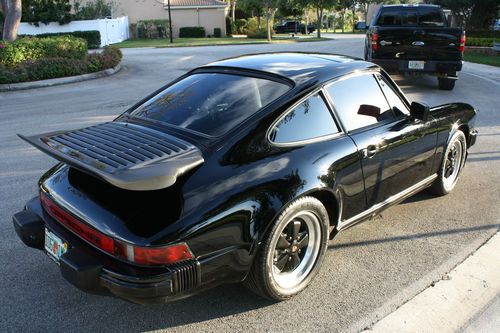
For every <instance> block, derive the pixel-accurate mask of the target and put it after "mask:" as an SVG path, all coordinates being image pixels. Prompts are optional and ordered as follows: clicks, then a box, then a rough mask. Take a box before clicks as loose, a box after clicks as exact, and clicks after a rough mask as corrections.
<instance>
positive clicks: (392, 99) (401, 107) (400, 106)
mask: <svg viewBox="0 0 500 333" xmlns="http://www.w3.org/2000/svg"><path fill="white" fill-rule="evenodd" d="M377 79H378V82H379V84H380V87H382V91H383V92H384V95H385V97H386V98H387V101H388V102H389V104H390V106H391V107H392V110H393V111H394V114H395V115H396V116H399V115H403V114H408V113H409V112H408V108H407V107H406V105H405V103H403V101H402V100H401V97H399V95H397V94H396V92H394V89H393V88H392V87H391V85H390V84H389V83H388V82H387V80H386V79H385V78H384V77H382V75H379V74H377Z"/></svg>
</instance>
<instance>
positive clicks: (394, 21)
mask: <svg viewBox="0 0 500 333" xmlns="http://www.w3.org/2000/svg"><path fill="white" fill-rule="evenodd" d="M376 25H378V26H400V25H407V26H422V27H425V26H427V27H444V26H446V19H445V18H444V16H443V14H442V12H441V9H440V8H437V7H436V8H423V7H420V8H418V9H417V8H404V7H403V8H401V7H396V8H384V9H382V11H381V13H380V15H379V17H378V19H377V23H376Z"/></svg>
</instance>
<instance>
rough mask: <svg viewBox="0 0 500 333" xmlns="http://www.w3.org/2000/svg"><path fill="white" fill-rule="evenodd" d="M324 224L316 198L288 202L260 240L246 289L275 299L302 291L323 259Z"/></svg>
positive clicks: (281, 299)
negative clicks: (264, 236)
mask: <svg viewBox="0 0 500 333" xmlns="http://www.w3.org/2000/svg"><path fill="white" fill-rule="evenodd" d="M328 225H329V220H328V213H327V211H326V209H325V207H324V206H323V204H322V203H321V202H320V201H319V200H317V199H315V198H313V197H303V198H299V199H297V200H295V201H294V202H293V203H291V204H290V205H289V206H288V207H287V208H286V209H285V210H284V211H283V212H282V213H281V214H280V216H279V217H278V219H277V220H276V222H275V223H274V225H273V227H272V228H271V231H270V232H269V234H268V235H267V236H266V238H265V239H264V241H263V242H262V244H261V246H260V249H259V251H258V253H257V254H256V257H255V259H254V263H253V266H252V269H251V271H250V273H249V275H248V277H247V278H246V280H245V285H246V286H247V288H249V289H250V290H251V291H253V292H255V293H257V294H259V295H261V296H264V297H266V298H270V299H273V300H277V301H283V300H286V299H289V298H291V297H292V296H294V295H296V294H298V293H299V292H301V291H302V290H304V289H305V288H306V287H307V286H308V285H309V283H310V282H311V280H312V279H313V278H314V276H315V275H316V274H317V272H318V270H319V268H320V265H321V262H322V261H323V258H324V255H325V251H326V248H327V242H328Z"/></svg>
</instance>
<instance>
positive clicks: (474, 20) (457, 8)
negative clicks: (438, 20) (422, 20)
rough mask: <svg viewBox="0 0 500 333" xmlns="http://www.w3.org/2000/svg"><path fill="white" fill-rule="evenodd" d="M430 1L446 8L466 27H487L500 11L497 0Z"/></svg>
mask: <svg viewBox="0 0 500 333" xmlns="http://www.w3.org/2000/svg"><path fill="white" fill-rule="evenodd" d="M429 2H430V3H434V4H436V5H440V6H442V7H443V8H448V9H450V10H451V11H452V13H453V15H454V16H455V17H456V18H457V19H458V20H459V22H460V23H461V24H462V25H464V26H465V27H467V28H468V29H488V28H489V27H490V25H491V24H492V23H493V21H494V20H495V19H496V18H497V16H498V15H499V11H500V1H498V0H431V1H429Z"/></svg>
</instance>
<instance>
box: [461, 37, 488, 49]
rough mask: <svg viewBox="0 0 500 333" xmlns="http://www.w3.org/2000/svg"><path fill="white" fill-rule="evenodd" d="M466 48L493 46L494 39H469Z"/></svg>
mask: <svg viewBox="0 0 500 333" xmlns="http://www.w3.org/2000/svg"><path fill="white" fill-rule="evenodd" d="M465 45H466V46H486V47H492V46H493V38H479V37H467V39H466V41H465Z"/></svg>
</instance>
